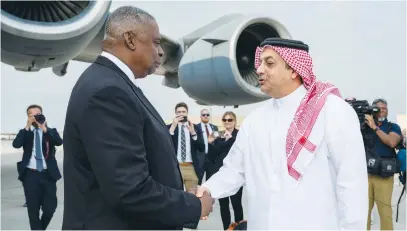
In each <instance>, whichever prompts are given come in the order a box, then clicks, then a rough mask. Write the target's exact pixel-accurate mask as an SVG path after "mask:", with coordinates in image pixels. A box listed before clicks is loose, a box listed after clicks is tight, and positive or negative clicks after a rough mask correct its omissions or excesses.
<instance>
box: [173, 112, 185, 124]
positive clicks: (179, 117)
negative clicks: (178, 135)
mask: <svg viewBox="0 0 407 231" xmlns="http://www.w3.org/2000/svg"><path fill="white" fill-rule="evenodd" d="M182 119H184V116H183V115H178V116H175V117H174V119H173V120H172V126H173V127H176V126H177V125H178V123H179V121H181V120H182Z"/></svg>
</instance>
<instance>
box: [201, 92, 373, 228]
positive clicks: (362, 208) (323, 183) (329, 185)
mask: <svg viewBox="0 0 407 231" xmlns="http://www.w3.org/2000/svg"><path fill="white" fill-rule="evenodd" d="M305 94H306V89H305V88H304V87H303V86H301V87H299V88H298V89H297V90H295V91H294V92H293V93H291V94H290V95H288V96H286V97H284V98H281V99H270V100H268V101H267V102H266V103H265V104H264V105H263V106H262V107H260V108H258V109H256V110H255V111H253V112H252V113H251V114H250V115H248V116H247V117H246V118H245V120H244V121H243V123H242V125H241V127H240V131H239V133H238V135H237V138H236V141H235V143H234V145H233V146H232V148H231V149H230V152H229V154H228V155H227V157H226V158H225V159H224V161H223V167H222V168H221V169H220V170H219V172H218V173H216V174H215V175H213V176H212V177H211V178H210V179H209V180H208V181H206V182H205V183H204V184H203V186H205V187H207V188H208V189H209V191H210V194H211V195H212V197H214V198H223V197H227V196H231V195H234V194H235V193H236V192H237V191H238V190H239V188H240V187H241V186H242V185H245V190H246V198H247V200H248V208H246V209H248V213H247V214H248V216H247V217H246V219H247V221H248V229H250V230H252V229H263V230H271V229H272V230H281V229H285V230H287V229H290V230H298V229H302V230H310V229H312V230H315V229H317V230H339V229H341V230H342V229H347V230H348V229H352V230H360V229H366V222H367V212H368V183H367V182H368V181H367V168H366V158H365V149H364V145H363V140H362V135H361V132H360V125H359V120H358V117H357V115H356V113H355V111H354V110H353V109H352V108H351V107H350V105H348V104H347V103H346V102H345V101H343V100H342V99H340V98H339V97H337V96H335V95H329V96H328V97H327V100H326V103H325V105H324V106H323V108H322V110H321V112H320V114H319V117H318V119H317V121H316V123H315V125H314V129H323V131H322V132H324V137H323V140H322V142H321V143H319V144H317V145H318V146H317V150H316V151H315V157H314V158H313V160H312V161H311V162H310V164H309V165H308V167H307V169H306V171H305V173H304V174H303V176H302V177H301V178H300V180H299V181H296V180H294V179H293V178H292V177H291V176H290V175H289V174H288V170H287V161H286V137H287V132H288V128H289V126H290V124H291V122H292V120H293V118H294V114H295V112H296V110H297V108H298V106H299V104H300V101H301V99H302V98H303V97H304V96H305ZM320 132H321V130H320ZM311 136H312V133H311V135H310V137H311ZM209 219H210V218H209Z"/></svg>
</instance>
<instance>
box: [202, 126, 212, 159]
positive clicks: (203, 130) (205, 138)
mask: <svg viewBox="0 0 407 231" xmlns="http://www.w3.org/2000/svg"><path fill="white" fill-rule="evenodd" d="M200 124H201V129H202V132H203V133H202V135H203V139H204V143H205V153H206V154H208V134H206V128H205V125H206V126H208V131H209V135H211V134H212V132H213V131H212V127H211V125H209V123H207V124H205V123H203V122H201V123H200Z"/></svg>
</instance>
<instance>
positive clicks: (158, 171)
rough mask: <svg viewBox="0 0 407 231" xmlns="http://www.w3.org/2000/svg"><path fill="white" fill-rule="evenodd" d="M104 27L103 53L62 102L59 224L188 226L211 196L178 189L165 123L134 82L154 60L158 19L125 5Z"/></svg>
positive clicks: (209, 203) (72, 226)
mask: <svg viewBox="0 0 407 231" xmlns="http://www.w3.org/2000/svg"><path fill="white" fill-rule="evenodd" d="M105 27H106V28H105V39H104V41H103V53H102V54H101V56H99V57H98V58H97V59H96V60H95V62H94V63H93V64H92V65H90V66H89V67H88V68H87V69H86V70H85V72H84V73H83V74H82V75H81V76H80V78H79V79H78V81H77V83H76V84H75V86H74V88H73V90H72V93H71V97H70V100H69V104H68V109H67V114H66V121H65V129H64V178H65V184H64V194H65V200H64V216H63V224H62V229H92V230H100V229H110V230H112V229H119V230H124V229H132V230H135V229H156V230H159V229H160V230H163V229H181V228H182V227H183V226H184V227H190V228H195V227H196V225H197V224H198V222H199V219H200V217H202V216H204V215H205V214H209V212H210V211H211V210H212V199H211V198H210V196H209V194H206V195H205V197H204V198H199V199H198V198H197V197H196V196H195V195H193V194H191V193H188V192H185V191H183V187H182V180H181V174H180V171H179V168H178V163H177V159H176V154H175V150H174V148H173V145H172V140H171V137H170V135H169V134H168V130H167V127H166V125H165V123H164V121H163V120H162V118H161V117H160V115H159V114H158V112H157V111H156V110H155V109H154V107H153V105H151V103H150V102H149V101H148V99H147V98H146V97H145V95H144V94H143V92H142V91H141V89H140V88H139V87H137V86H136V85H135V84H134V83H133V81H134V79H136V78H144V77H146V76H147V75H150V74H153V73H154V71H155V69H156V68H157V67H158V66H159V65H160V57H161V56H162V55H163V50H162V48H161V46H160V40H161V37H160V32H159V29H158V25H157V23H156V21H155V19H154V17H153V16H151V15H150V14H148V13H147V12H144V11H142V10H140V9H138V8H136V7H133V6H124V7H120V8H118V9H116V10H115V11H114V12H113V13H111V14H110V15H109V18H108V20H107V22H106V25H105Z"/></svg>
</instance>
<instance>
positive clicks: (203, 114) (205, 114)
mask: <svg viewBox="0 0 407 231" xmlns="http://www.w3.org/2000/svg"><path fill="white" fill-rule="evenodd" d="M201 116H208V117H209V116H210V115H209V114H202V115H201Z"/></svg>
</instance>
